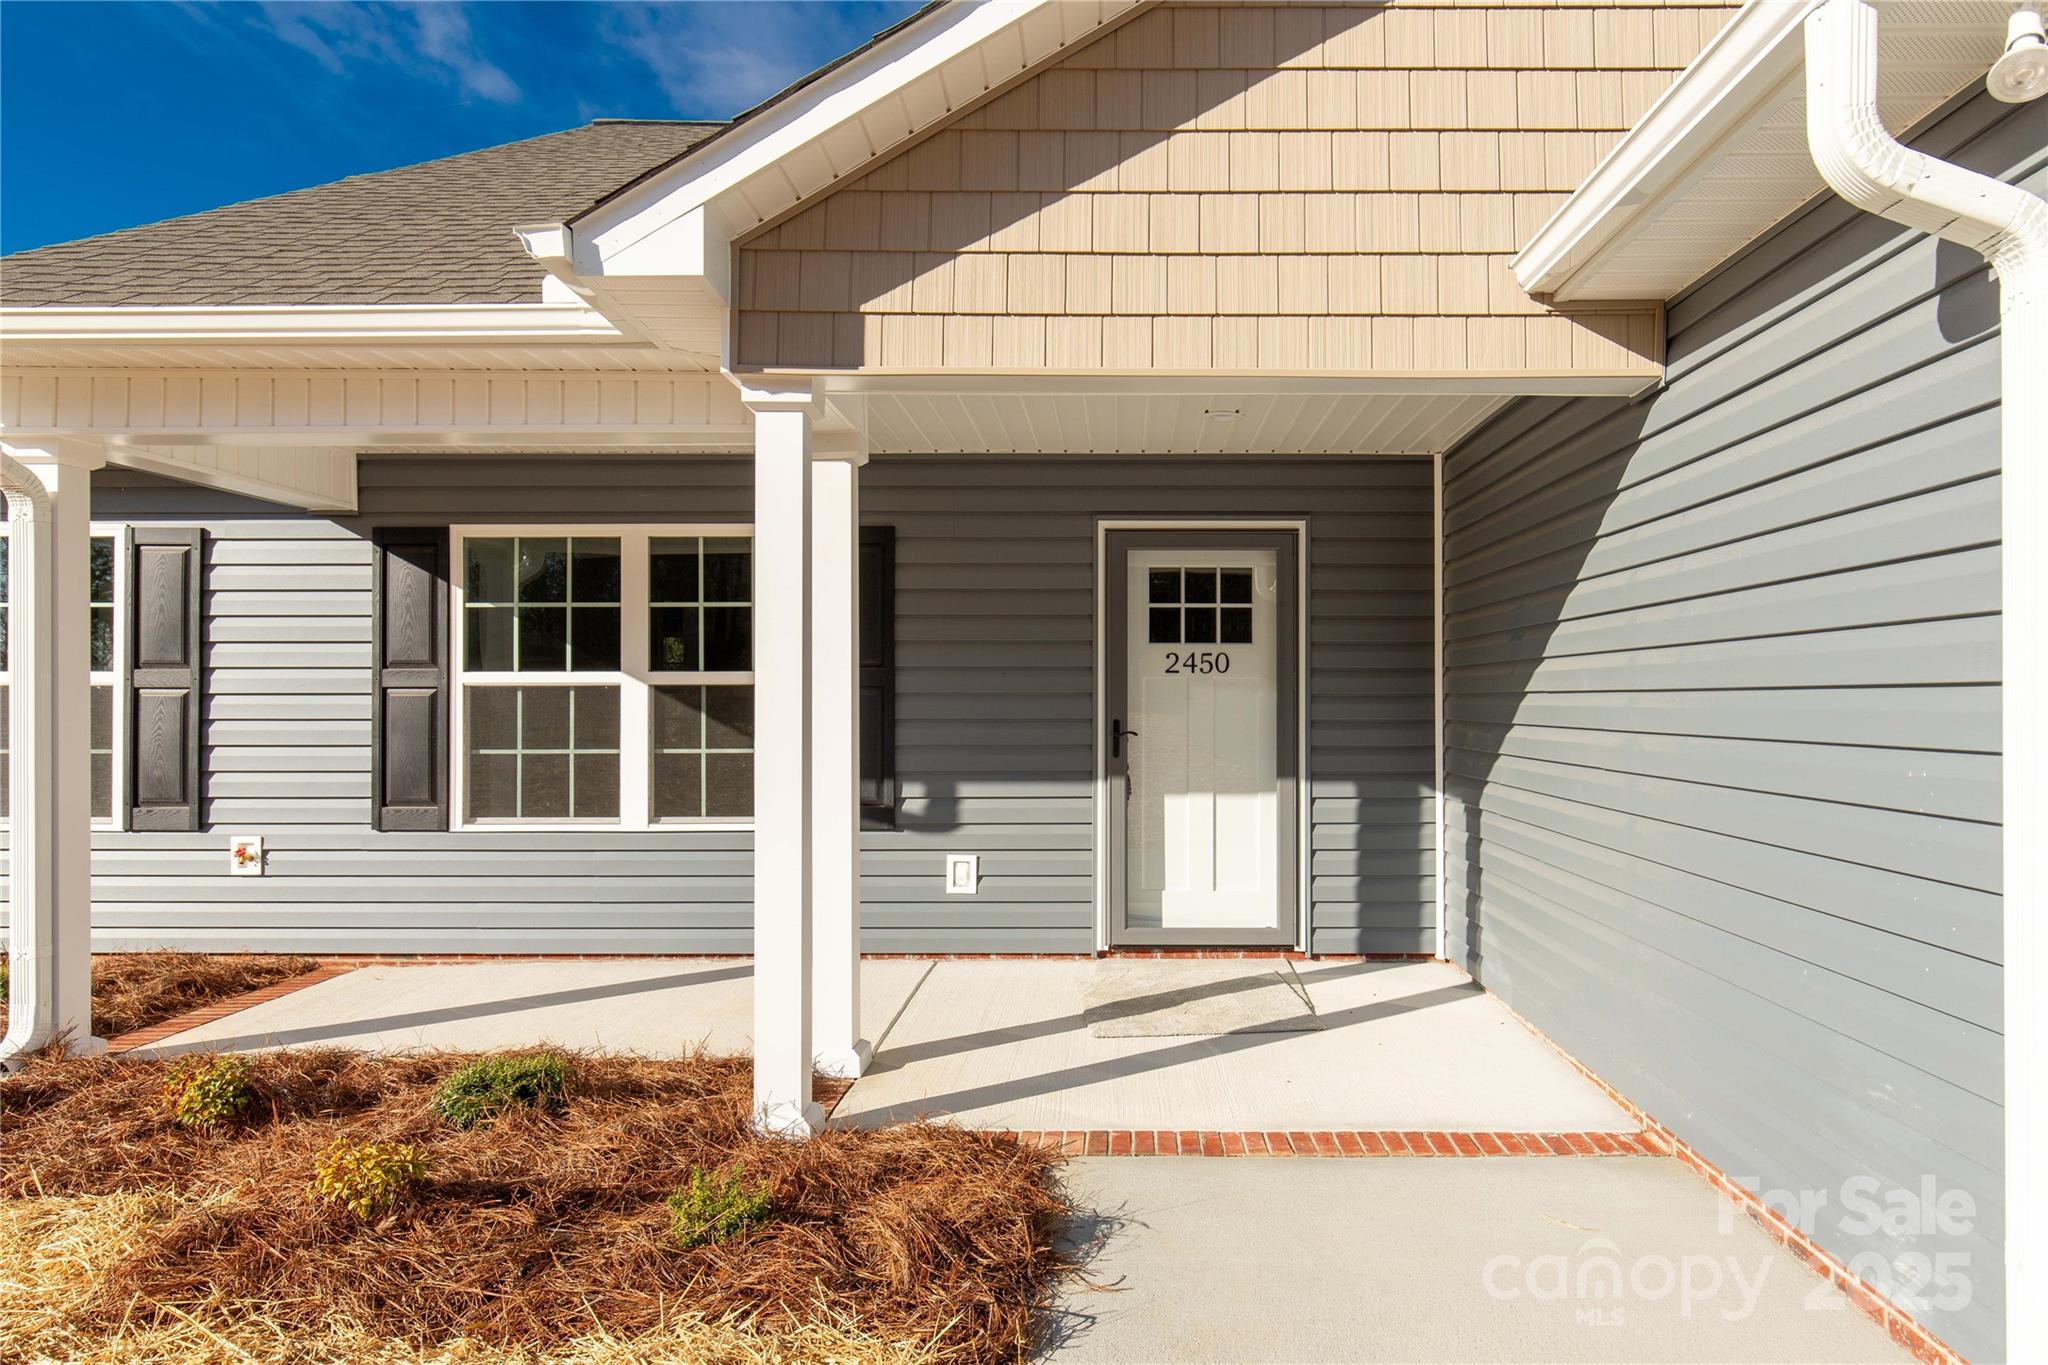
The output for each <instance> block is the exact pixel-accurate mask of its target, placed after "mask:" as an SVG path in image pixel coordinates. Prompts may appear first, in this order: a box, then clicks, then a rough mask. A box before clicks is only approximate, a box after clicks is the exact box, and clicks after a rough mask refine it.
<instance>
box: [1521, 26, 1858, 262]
mask: <svg viewBox="0 0 2048 1365" xmlns="http://www.w3.org/2000/svg"><path fill="white" fill-rule="evenodd" d="M1816 3H1818V0H1751V3H1750V4H1747V5H1745V6H1744V7H1743V8H1742V10H1741V11H1740V12H1739V13H1737V14H1736V16H1735V17H1734V18H1733V19H1732V20H1730V21H1729V22H1728V24H1727V25H1726V26H1725V27H1723V28H1722V30H1721V31H1720V32H1719V33H1718V34H1716V35H1715V36H1714V40H1713V41H1712V42H1710V43H1708V44H1707V46H1706V47H1705V48H1704V49H1703V50H1702V51H1701V52H1700V55H1699V56H1698V57H1697V58H1695V59H1694V61H1693V63H1692V65H1691V66H1689V67H1687V68H1686V69H1685V70H1684V71H1683V72H1682V73H1681V74H1680V75H1679V77H1678V79H1677V80H1676V81H1674V82H1672V84H1671V86H1670V88H1669V89H1667V90H1666V91H1665V92H1664V94H1663V95H1662V96H1661V97H1660V98H1659V99H1658V100H1657V102H1656V103H1655V104H1653V105H1651V106H1650V110H1649V112H1648V113H1646V114H1644V115H1643V117H1642V119H1641V121H1639V122H1638V123H1637V124H1636V126H1635V127H1634V128H1632V129H1631V130H1630V131H1629V134H1628V136H1627V137H1625V138H1623V139H1622V140H1621V142H1620V143H1619V144H1618V145H1616V147H1615V149H1614V150H1613V151H1612V152H1610V153H1608V154H1607V157H1606V158H1605V159H1604V160H1602V161H1601V163H1600V164H1599V165H1598V166H1597V167H1595V168H1594V171H1593V174H1592V175H1591V176H1590V177H1589V178H1588V179H1587V180H1586V183H1585V184H1583V185H1581V186H1580V187H1579V188H1578V189H1577V190H1576V191H1575V192H1574V193H1573V194H1572V196H1571V197H1570V198H1569V199H1567V200H1565V202H1564V203H1563V204H1562V205H1561V206H1560V207H1559V208H1558V210H1557V212H1556V213H1555V214H1553V215H1551V218H1550V221H1549V222H1547V223H1545V224H1544V225H1543V226H1542V227H1541V228H1538V229H1537V231H1536V235H1535V236H1534V237H1533V238H1531V239H1530V241H1529V244H1528V245H1527V246H1525V247H1523V248H1522V250H1521V253H1520V254H1519V255H1517V256H1516V257H1515V258H1514V262H1513V265H1514V271H1515V280H1516V282H1517V283H1519V284H1520V285H1521V286H1522V288H1523V289H1525V290H1527V291H1528V292H1529V293H1531V294H1539V295H1548V296H1550V297H1551V298H1554V299H1556V300H1558V301H1560V302H1565V301H1569V300H1570V299H1573V298H1575V297H1581V295H1580V294H1579V293H1578V292H1577V291H1578V290H1579V289H1581V288H1583V287H1584V284H1585V281H1584V278H1583V277H1584V276H1585V275H1586V274H1587V272H1588V267H1589V266H1591V265H1593V264H1594V263H1595V262H1596V260H1597V258H1599V257H1600V256H1602V255H1604V254H1605V253H1606V252H1607V251H1608V250H1609V249H1610V248H1612V247H1613V246H1615V245H1616V244H1617V243H1619V242H1620V241H1622V240H1623V239H1624V238H1625V237H1626V236H1627V235H1628V233H1629V232H1630V230H1631V229H1632V228H1633V227H1634V226H1635V225H1636V224H1637V223H1639V222H1642V221H1644V220H1645V219H1646V217H1647V216H1649V215H1651V214H1652V213H1653V212H1654V210H1655V208H1656V206H1657V203H1658V201H1659V200H1660V199H1661V198H1662V197H1663V196H1664V195H1666V194H1667V193H1669V192H1670V191H1672V190H1673V189H1675V188H1677V187H1678V186H1679V185H1681V184H1682V183H1683V182H1685V181H1686V180H1687V179H1688V178H1689V177H1690V176H1691V175H1692V173H1693V172H1694V171H1695V170H1696V169H1697V168H1698V167H1699V166H1700V165H1701V164H1702V163H1703V162H1704V161H1706V160H1708V159H1709V158H1711V157H1712V156H1713V154H1714V153H1715V151H1716V150H1717V149H1718V148H1719V147H1720V146H1721V145H1722V144H1723V143H1724V142H1725V141H1726V140H1727V139H1728V137H1729V136H1730V135H1731V134H1733V133H1734V132H1736V131H1737V130H1738V129H1740V128H1741V127H1742V126H1743V125H1744V124H1746V123H1747V122H1748V121H1749V119H1750V118H1751V116H1752V115H1753V114H1754V113H1755V112H1756V111H1757V109H1758V108H1759V106H1761V105H1764V104H1765V103H1767V102H1774V101H1775V100H1776V98H1777V97H1778V96H1779V94H1780V92H1782V91H1785V90H1787V89H1788V88H1789V84H1790V82H1791V81H1792V80H1793V78H1794V77H1795V76H1797V74H1798V72H1799V69H1800V65H1801V62H1802V57H1801V51H1802V48H1801V41H1800V24H1801V23H1802V22H1804V20H1805V18H1806V16H1807V15H1808V14H1809V13H1810V12H1812V10H1813V8H1814V6H1815V4H1816Z"/></svg>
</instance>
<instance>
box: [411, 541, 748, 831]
mask: <svg viewBox="0 0 2048 1365" xmlns="http://www.w3.org/2000/svg"><path fill="white" fill-rule="evenodd" d="M751 532H752V528H751V527H747V526H716V527H712V526H707V527H701V528H700V527H693V526H676V527H668V526H643V527H631V526H610V525H604V526H580V527H571V526H562V527H555V526H544V527H518V526H477V527H461V526H458V527H455V528H453V534H454V536H455V541H456V550H457V553H456V560H457V563H459V564H462V565H463V566H464V568H463V572H462V574H460V575H458V576H457V578H458V581H457V582H455V583H454V584H452V585H451V590H452V592H453V595H454V599H455V606H456V608H457V610H456V612H455V617H456V619H457V620H458V621H459V622H460V623H461V625H462V637H461V638H460V639H458V640H456V641H455V642H454V644H455V648H454V650H453V651H452V653H453V654H454V657H455V661H456V669H455V679H454V681H455V683H456V688H457V694H458V695H457V701H458V705H457V706H456V707H455V708H454V716H455V723H456V726H457V727H458V731H459V733H458V735H457V736H456V743H455V744H454V745H453V746H452V750H453V752H452V759H453V762H454V764H455V768H456V772H455V781H456V815H457V819H458V820H459V821H461V823H462V824H463V825H465V826H468V827H471V828H523V829H531V828H536V827H545V826H547V825H548V824H550V823H560V824H563V825H569V824H574V825H577V826H588V825H590V824H592V823H602V824H607V825H610V826H613V827H615V828H620V829H652V828H657V827H661V826H664V825H668V826H674V825H678V824H683V825H687V824H692V823H700V824H714V825H715V824H720V823H729V822H750V821H751V820H752V818H753V811H752V791H753V784H752V780H751V755H752V752H753V750H752V748H751V737H752V731H751V710H752V708H751V694H752V689H753V682H754V678H753V671H752V664H753V660H752V649H751V644H752V617H753V606H754V603H753V596H752V591H751V589H752V582H753V573H752V570H753V537H752V534H751ZM492 541H497V542H515V543H516V544H517V545H518V546H519V547H520V548H519V549H518V550H514V551H512V553H513V554H514V555H515V556H516V555H518V554H519V553H520V552H521V551H523V550H526V549H528V548H530V547H531V546H533V545H534V544H535V543H537V542H552V543H553V546H554V547H561V546H563V545H564V543H565V542H567V545H568V547H569V548H568V549H567V550H565V551H564V553H567V554H569V555H571V556H572V558H573V556H574V555H575V552H576V550H577V549H580V548H587V547H589V546H590V545H591V544H592V543H593V542H599V541H601V542H604V545H603V548H604V550H605V551H606V552H607V553H615V554H616V563H617V566H618V567H617V582H618V587H617V590H616V593H615V595H614V594H612V593H611V592H610V590H609V589H608V590H607V595H606V596H605V597H604V598H603V599H602V600H601V601H600V602H599V603H597V605H600V606H602V607H605V608H608V609H610V610H613V611H615V612H617V613H618V619H619V623H620V626H621V630H620V632H619V638H618V643H617V650H618V657H617V660H616V662H615V663H613V664H612V666H611V667H610V668H603V669H600V668H596V667H591V666H590V662H591V661H590V660H589V659H588V658H587V657H586V658H584V659H582V660H580V661H579V660H577V659H575V658H574V657H573V656H568V657H564V658H561V659H559V660H553V659H551V660H549V662H548V664H547V666H546V667H545V668H544V669H543V668H539V667H534V666H532V665H533V663H534V661H533V659H532V658H531V657H529V656H528V655H526V654H525V653H524V652H521V653H520V654H519V655H518V656H517V658H516V659H515V658H513V657H512V656H511V653H510V651H509V649H507V648H505V645H506V644H507V643H508V642H505V641H501V642H499V649H498V651H497V653H496V655H495V657H493V658H491V659H489V660H488V661H486V660H485V659H484V658H483V657H482V656H481V655H480V653H479V651H477V650H476V648H475V646H474V644H473V636H474V631H475V629H476V628H477V623H478V620H479V616H480V615H481V614H482V613H483V612H486V611H502V610H504V608H505V607H507V606H512V607H514V608H516V607H517V606H519V605H521V603H520V601H519V600H518V595H517V591H518V590H517V588H516V587H515V588H514V589H512V590H511V591H510V592H509V593H508V592H506V591H504V590H503V589H502V588H500V589H499V590H498V591H497V592H495V593H494V594H493V595H492V596H490V597H485V598H479V597H475V596H472V595H471V594H470V593H469V592H468V584H469V582H470V566H471V564H472V561H473V559H474V555H473V553H472V552H473V550H474V549H475V548H476V547H477V546H478V545H479V544H480V543H487V542H492ZM661 553H679V554H681V555H682V556H684V557H687V558H688V559H689V560H690V561H691V562H690V564H689V565H688V570H689V572H688V576H687V579H686V580H684V581H682V582H676V581H668V582H665V583H663V585H662V586H661V588H659V589H658V588H657V587H656V579H657V578H658V577H660V570H659V568H658V566H657V564H656V562H655V560H656V556H657V554H661ZM721 557H724V560H725V562H724V563H723V564H721V563H720V562H719V561H720V558H721ZM515 562H516V560H515ZM671 567H674V566H671ZM721 575H722V576H721ZM571 577H572V579H573V569H572V574H571ZM572 587H573V585H572ZM657 591H659V592H660V594H661V595H659V596H657V595H656V593H657ZM508 597H509V598H511V599H512V600H511V601H509V602H508V601H507V600H506V598H508ZM570 598H573V599H574V600H573V601H568V600H566V599H570ZM562 599H564V600H557V601H554V602H550V603H548V604H547V605H552V606H561V605H569V606H587V605H590V603H588V601H587V600H586V599H587V594H586V592H585V591H583V590H582V589H580V588H577V589H573V590H572V591H570V592H567V593H564V594H562ZM664 607H668V608H675V607H682V608H686V609H690V610H693V611H696V612H697V613H698V618H699V619H698V620H697V621H694V622H692V623H691V625H692V629H691V631H690V634H689V640H688V643H689V647H690V649H689V652H691V653H693V654H694V655H695V656H696V657H694V658H691V659H690V660H689V661H688V662H689V663H690V664H691V665H692V666H691V667H689V668H682V669H678V668H673V667H665V666H664V664H665V663H666V661H665V660H662V659H658V658H656V657H654V655H655V653H656V648H657V646H656V640H655V634H656V626H655V621H654V613H655V611H656V610H657V609H659V608H664ZM707 608H709V609H716V610H728V611H732V612H734V613H735V614H736V616H737V617H738V618H740V619H738V620H737V622H736V623H733V624H732V626H731V628H730V629H728V630H727V631H726V641H727V645H728V647H727V648H726V649H725V650H724V651H723V654H721V648H720V645H719V643H718V641H717V640H716V639H715V638H712V633H711V632H713V631H715V627H711V626H708V625H707V624H706V622H705V621H704V619H703V615H702V613H703V611H704V610H705V609H707ZM707 651H708V652H709V653H710V654H711V656H712V657H711V659H710V660H709V661H708V662H709V664H710V665H711V666H709V667H707V666H706V663H707V660H705V658H704V657H703V656H704V654H705V653H706V652H707ZM485 662H488V664H489V666H485V667H479V666H478V665H479V664H480V663H485ZM579 662H580V663H581V664H582V665H583V666H582V667H576V666H575V665H576V664H577V663H579ZM606 662H611V660H610V659H609V656H607V659H606ZM515 663H516V664H517V665H518V666H517V667H513V666H512V665H513V664H515ZM679 685H680V686H682V687H685V688H696V689H698V696H699V699H700V704H701V698H702V696H703V692H702V689H703V688H706V687H710V688H712V689H725V690H729V691H733V692H738V693H744V694H746V696H747V698H748V700H747V703H746V705H745V708H744V709H745V711H746V714H747V720H748V728H747V733H746V735H745V736H744V737H743V738H739V739H731V740H729V741H719V742H712V743H710V744H709V745H708V747H695V748H690V747H687V746H684V745H681V744H680V743H677V744H670V743H664V742H661V741H659V740H658V739H657V736H656V734H655V723H656V718H655V715H654V709H655V707H656V706H657V705H658V704H659V699H658V698H657V697H656V695H655V694H656V693H658V692H660V691H662V690H664V689H667V688H671V687H676V686H679ZM534 687H538V688H551V689H552V688H582V689H585V690H592V689H597V688H600V687H601V688H604V689H607V690H609V691H611V692H613V693H614V694H615V695H616V698H617V700H616V702H615V705H616V714H617V725H618V731H617V735H616V736H615V738H614V739H613V742H612V744H611V745H609V746H599V747H592V746H590V745H588V744H586V742H585V737H584V734H583V731H582V728H581V723H580V720H579V726H578V730H577V736H576V738H575V740H574V741H572V743H573V745H574V746H575V747H574V748H573V750H566V751H565V750H561V749H559V748H541V747H535V746H532V745H527V744H525V743H523V742H520V743H519V744H518V749H519V750H520V753H514V752H513V750H512V749H511V748H509V747H505V746H502V745H500V746H496V747H492V748H488V749H479V748H477V747H476V746H475V745H474V744H473V742H472V739H471V735H472V733H473V730H472V727H471V717H470V715H469V709H470V701H471V699H472V698H473V696H474V695H475V693H477V692H478V691H480V690H483V689H525V688H534ZM580 714H581V713H580V712H579V715H580ZM743 746H744V747H743ZM522 754H523V756H521V755H522ZM684 754H695V755H698V756H699V757H700V763H701V762H702V761H703V759H704V758H705V757H707V756H708V757H711V758H713V759H714V761H734V760H739V761H745V762H746V763H748V765H749V766H748V770H747V774H746V778H745V781H744V782H739V781H735V780H734V777H735V774H734V773H733V772H732V771H731V770H730V769H728V770H727V771H726V773H725V774H724V776H725V778H726V781H725V786H724V790H725V792H726V794H727V797H728V799H727V800H726V801H724V802H722V803H721V802H720V801H719V800H718V799H717V788H718V782H717V778H716V776H714V775H713V774H712V773H710V772H700V773H699V774H698V775H697V781H696V783H695V786H694V789H693V790H692V791H691V796H692V797H693V798H694V800H695V801H696V803H697V811H700V812H703V813H702V814H698V813H691V814H687V815H678V814H662V813H661V812H660V809H659V807H660V805H661V802H660V800H659V797H658V794H657V792H656V790H655V789H656V786H657V785H658V778H659V776H660V775H659V774H658V773H657V771H656V766H657V764H658V763H659V762H660V761H661V760H662V759H663V758H664V757H676V756H681V755H684ZM477 758H489V759H506V760H510V761H511V762H512V763H513V764H514V765H516V772H517V776H516V781H517V782H518V784H519V791H520V800H519V802H518V809H519V811H520V812H521V813H520V814H519V815H517V816H507V815H502V814H492V815H478V814H476V813H475V811H476V809H477V804H478V803H477V794H478V785H479V784H478V780H477V776H478V775H477V774H475V773H473V772H472V771H471V768H472V764H473V762H474V760H475V759H477ZM536 758H540V759H550V758H551V759H555V760H558V761H559V760H563V759H567V760H569V766H570V767H571V768H572V770H573V769H577V768H579V767H581V765H580V764H579V763H577V762H576V761H575V760H577V759H579V758H581V759H585V760H587V759H590V758H600V759H605V760H609V761H610V762H611V763H612V764H613V765H615V766H616V768H617V771H618V777H617V789H618V800H617V809H616V811H607V812H606V813H605V814H603V815H601V816H596V817H593V816H588V815H579V816H575V817H570V816H564V815H560V814H541V815H537V816H534V815H529V814H527V813H526V811H527V810H528V809H529V803H528V802H527V800H526V799H525V798H526V795H527V786H526V783H527V779H528V776H529V763H530V760H532V759H536ZM500 776H501V777H502V775H500ZM575 781H576V782H577V784H578V785H577V791H576V798H575V800H576V804H577V807H579V808H580V807H581V806H582V805H583V804H584V802H583V797H584V795H585V794H586V793H585V792H584V790H583V788H582V785H581V783H582V781H583V778H582V777H581V776H580V775H578V776H577V777H576V778H575ZM608 785H609V782H608ZM499 794H500V795H502V793H499ZM735 802H737V803H738V804H737V805H736V804H735Z"/></svg>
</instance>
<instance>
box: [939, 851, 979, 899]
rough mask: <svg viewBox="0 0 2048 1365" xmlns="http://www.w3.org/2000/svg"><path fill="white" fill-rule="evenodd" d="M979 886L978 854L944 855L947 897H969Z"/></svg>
mask: <svg viewBox="0 0 2048 1365" xmlns="http://www.w3.org/2000/svg"><path fill="white" fill-rule="evenodd" d="M980 885H981V855H980V854H979V853H948V854H947V855H946V894H947V895H949V896H971V895H973V894H974V893H975V891H976V890H977V889H978V888H979V887H980Z"/></svg>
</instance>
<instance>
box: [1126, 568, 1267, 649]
mask: <svg viewBox="0 0 2048 1365" xmlns="http://www.w3.org/2000/svg"><path fill="white" fill-rule="evenodd" d="M1145 600H1146V632H1145V633H1146V638H1147V640H1148V641H1149V642H1150V643H1152V644H1155V645H1248V644H1250V643H1251V642H1252V571H1251V570H1250V569H1202V568H1196V569H1153V570H1151V571H1150V573H1148V574H1147V575H1146V591H1145Z"/></svg>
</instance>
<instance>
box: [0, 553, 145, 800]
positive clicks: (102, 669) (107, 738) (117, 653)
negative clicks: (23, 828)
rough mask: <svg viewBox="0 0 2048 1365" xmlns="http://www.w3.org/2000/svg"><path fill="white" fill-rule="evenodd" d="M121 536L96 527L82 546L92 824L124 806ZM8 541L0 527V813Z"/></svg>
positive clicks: (6, 785) (8, 766)
mask: <svg viewBox="0 0 2048 1365" xmlns="http://www.w3.org/2000/svg"><path fill="white" fill-rule="evenodd" d="M122 542H123V536H122V534H121V530H120V528H119V527H116V526H95V527H93V528H92V535H91V539H90V541H89V543H88V546H87V552H88V554H89V556H90V582H91V586H90V588H89V592H90V595H91V603H90V606H89V608H88V610H89V611H90V613H91V618H92V624H91V632H90V637H89V638H90V652H91V660H90V663H89V667H90V668H91V670H92V671H91V678H90V683H89V686H90V688H91V692H90V694H89V696H88V703H89V705H90V708H91V719H90V722H89V727H88V738H87V744H86V749H87V754H86V763H87V765H88V770H89V775H90V776H89V786H90V790H91V811H92V819H93V823H94V824H96V825H103V826H109V827H112V826H117V825H118V824H119V823H120V820H121V816H122V813H123V811H124V809H125V807H124V805H123V802H122V787H123V785H124V784H123V782H122V767H121V762H120V753H121V745H120V735H121V730H122V728H123V726H122V720H123V716H122V711H123V709H124V708H122V707H121V706H120V705H119V704H118V703H119V700H120V690H121V654H122V638H121V636H122V628H123V627H122V621H121V609H120V603H121V588H122V583H123V579H124V577H125V575H124V574H123V573H122V571H121V565H122V560H123V559H124V558H125V556H124V555H123V554H122ZM12 559H13V556H12V544H11V542H10V540H9V538H8V537H7V535H6V534H5V533H4V532H0V817H6V816H8V815H9V814H10V813H11V811H10V802H11V800H12V797H11V795H10V791H11V787H12V762H11V750H12V748H13V736H12V734H11V730H10V726H11V721H10V719H9V715H10V710H11V708H10V707H9V705H8V698H9V695H10V690H11V689H10V687H9V681H10V678H11V674H10V672H9V669H10V668H11V667H12V662H11V658H10V655H11V653H12V649H11V643H12V642H11V641H10V639H9V635H10V631H11V627H12V626H13V619H12V618H13V608H12V600H13V599H12V584H11V582H10V579H11V577H12V575H11V573H10V570H11V568H12Z"/></svg>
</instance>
